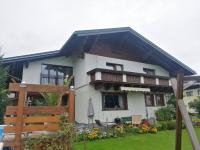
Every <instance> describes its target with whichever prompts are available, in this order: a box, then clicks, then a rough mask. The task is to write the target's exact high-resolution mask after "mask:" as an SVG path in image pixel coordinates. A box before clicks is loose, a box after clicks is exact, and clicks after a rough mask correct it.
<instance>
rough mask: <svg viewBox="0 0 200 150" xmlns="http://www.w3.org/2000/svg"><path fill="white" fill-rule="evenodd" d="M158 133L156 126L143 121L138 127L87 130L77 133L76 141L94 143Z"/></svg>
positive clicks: (124, 125)
mask: <svg viewBox="0 0 200 150" xmlns="http://www.w3.org/2000/svg"><path fill="white" fill-rule="evenodd" d="M157 131H158V130H157V128H156V127H155V126H153V125H150V123H149V122H148V121H147V120H143V122H142V123H141V124H140V125H139V126H138V127H136V126H134V125H132V124H121V125H115V126H113V127H112V128H109V129H106V130H103V129H100V128H93V129H85V130H83V131H81V132H80V131H79V132H77V133H76V141H84V140H89V141H93V140H98V139H106V138H117V137H123V136H126V135H127V134H144V133H154V134H155V133H157Z"/></svg>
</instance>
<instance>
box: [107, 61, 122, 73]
mask: <svg viewBox="0 0 200 150" xmlns="http://www.w3.org/2000/svg"><path fill="white" fill-rule="evenodd" d="M117 66H120V67H121V70H118V69H117ZM106 67H113V69H112V70H115V71H124V65H122V64H116V63H110V62H106Z"/></svg>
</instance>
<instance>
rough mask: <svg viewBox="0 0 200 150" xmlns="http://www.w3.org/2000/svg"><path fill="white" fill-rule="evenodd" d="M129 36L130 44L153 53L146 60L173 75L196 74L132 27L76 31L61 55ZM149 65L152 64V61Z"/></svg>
mask: <svg viewBox="0 0 200 150" xmlns="http://www.w3.org/2000/svg"><path fill="white" fill-rule="evenodd" d="M127 36H130V38H129V39H130V40H129V43H132V44H135V45H136V46H137V47H138V48H141V49H144V50H146V51H147V52H148V51H151V53H149V54H151V56H150V55H146V57H147V58H145V59H146V60H148V59H149V58H150V57H151V60H153V59H154V60H155V62H156V64H158V65H160V66H161V67H163V68H165V69H166V70H168V71H169V72H170V74H171V75H172V74H173V75H176V73H178V72H183V73H184V74H185V75H194V74H196V72H195V71H194V70H193V69H191V68H190V67H188V66H187V65H185V64H183V63H182V62H181V61H179V60H178V59H176V58H175V57H173V56H172V55H170V54H168V53H167V52H165V51H164V50H163V49H161V48H160V47H158V46H157V45H155V44H154V43H152V42H151V41H149V40H148V39H146V38H145V37H143V36H142V35H140V34H139V33H137V32H136V31H134V30H133V29H132V28H130V27H123V28H110V29H97V30H82V31H75V32H74V33H73V34H72V36H71V37H70V38H69V40H68V41H67V42H66V43H65V44H64V46H63V47H62V48H61V53H62V54H65V55H71V54H73V53H76V52H77V51H82V52H87V51H88V49H89V48H90V47H91V46H92V45H93V44H94V43H95V42H96V40H97V39H100V38H105V39H109V40H111V39H110V38H115V39H121V41H123V40H124V41H125V42H126V38H125V37H127ZM123 38H124V39H123ZM149 63H151V61H150V62H149ZM152 64H154V63H152Z"/></svg>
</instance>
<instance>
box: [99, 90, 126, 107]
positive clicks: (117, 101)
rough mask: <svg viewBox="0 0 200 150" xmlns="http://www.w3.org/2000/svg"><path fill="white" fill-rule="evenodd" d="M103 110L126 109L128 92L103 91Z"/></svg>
mask: <svg viewBox="0 0 200 150" xmlns="http://www.w3.org/2000/svg"><path fill="white" fill-rule="evenodd" d="M102 109H103V110H126V109H127V93H116V92H113V93H111V92H102Z"/></svg>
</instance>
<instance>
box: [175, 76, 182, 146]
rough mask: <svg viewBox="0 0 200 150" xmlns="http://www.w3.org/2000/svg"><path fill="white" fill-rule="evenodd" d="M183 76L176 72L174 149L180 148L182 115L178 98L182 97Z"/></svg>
mask: <svg viewBox="0 0 200 150" xmlns="http://www.w3.org/2000/svg"><path fill="white" fill-rule="evenodd" d="M183 77H184V74H182V73H179V74H177V92H176V150H181V137H182V116H181V111H180V109H179V105H178V100H179V99H183Z"/></svg>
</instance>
